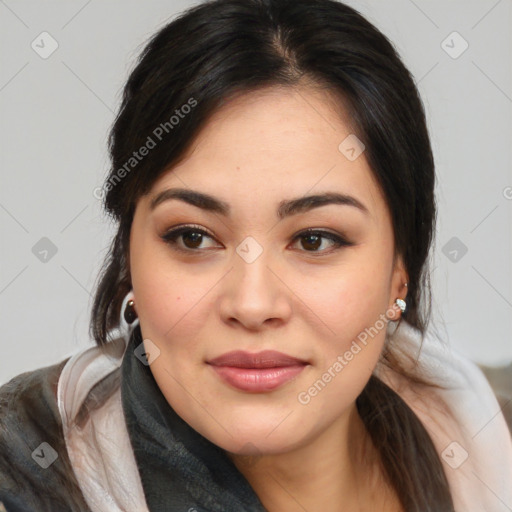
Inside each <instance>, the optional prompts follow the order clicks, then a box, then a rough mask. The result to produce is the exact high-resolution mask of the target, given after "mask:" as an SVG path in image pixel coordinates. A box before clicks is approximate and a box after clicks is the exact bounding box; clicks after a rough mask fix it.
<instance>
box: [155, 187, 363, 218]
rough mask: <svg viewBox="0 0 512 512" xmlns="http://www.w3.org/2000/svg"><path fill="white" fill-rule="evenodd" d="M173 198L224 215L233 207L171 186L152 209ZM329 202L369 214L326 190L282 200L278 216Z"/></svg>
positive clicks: (352, 200)
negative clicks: (321, 192) (320, 192)
mask: <svg viewBox="0 0 512 512" xmlns="http://www.w3.org/2000/svg"><path fill="white" fill-rule="evenodd" d="M172 199H178V200H180V201H184V202H185V203H188V204H191V205H192V206H196V207H197V208H201V209H202V210H206V211H208V212H213V213H219V214H220V215H223V216H229V215H230V210H231V208H230V206H229V204H228V203H226V202H225V201H222V200H220V199H217V198H216V197H213V196H211V195H209V194H205V193H203V192H198V191H196V190H189V189H183V188H170V189H167V190H164V191H163V192H160V193H159V194H157V195H156V196H155V197H154V198H153V199H152V200H151V203H150V210H151V211H153V210H154V209H155V208H156V207H157V206H158V205H159V204H161V203H163V202H165V201H170V200H172ZM328 204H338V205H344V206H353V207H354V208H357V209H359V210H361V211H362V212H363V213H365V214H369V210H368V208H367V207H366V206H365V205H364V204H363V203H361V201H359V200H358V199H356V198H355V197H352V196H349V195H346V194H340V193H337V192H326V193H323V194H314V195H310V196H303V197H299V198H296V199H288V200H284V201H281V202H280V203H279V207H278V209H277V216H278V218H279V219H284V218H285V217H289V216H291V215H297V214H299V213H304V212H306V211H309V210H312V209H313V208H319V207H320V206H325V205H328Z"/></svg>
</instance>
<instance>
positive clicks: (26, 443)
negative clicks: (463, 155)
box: [0, 0, 512, 512]
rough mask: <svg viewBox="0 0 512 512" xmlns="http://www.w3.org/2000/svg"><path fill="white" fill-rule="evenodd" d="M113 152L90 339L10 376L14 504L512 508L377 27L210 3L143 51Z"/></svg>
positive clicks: (401, 87)
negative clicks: (431, 293)
mask: <svg viewBox="0 0 512 512" xmlns="http://www.w3.org/2000/svg"><path fill="white" fill-rule="evenodd" d="M110 151H111V158H112V169H111V172H110V175H109V176H108V178H107V180H106V182H105V185H104V187H103V189H102V190H101V191H98V194H100V195H102V196H104V202H105V207H106V210H107V212H109V213H110V214H111V215H112V216H113V217H114V219H115V220H116V221H117V222H118V231H117V234H116V236H115V238H114V240H113V243H112V247H111V252H110V254H109V257H108V259H107V261H106V262H105V266H104V269H103V272H102V274H101V276H100V280H99V284H98V287H97V292H96V298H95V302H94V305H93V310H92V318H91V333H92V336H93V338H94V339H95V341H96V344H97V347H94V348H90V349H88V350H86V351H82V352H79V353H78V354H76V355H75V356H73V357H71V358H70V359H67V360H65V361H62V362H60V363H58V364H56V365H54V366H51V367H48V368H42V369H40V370H37V371H35V372H29V373H26V374H22V375H20V376H18V377H16V378H15V379H13V380H12V381H11V382H9V383H8V384H6V385H5V386H4V387H3V388H2V390H1V402H0V403H1V407H2V420H1V430H0V431H1V436H0V438H1V441H0V442H1V450H2V455H3V458H2V460H1V462H0V464H1V466H0V467H1V470H0V474H1V475H2V480H1V490H0V499H1V500H2V501H3V503H4V505H5V507H6V509H7V510H9V511H18V510H23V511H26V510H34V511H35V510H37V511H46V510H48V511H50V510H51V511H60V510H73V511H75V510H80V511H81V510H88V511H89V510H91V511H121V510H122V511H143V510H149V511H151V512H153V511H163V510H165V511H178V510H180V511H187V510H188V511H189V512H194V511H198V512H199V511H201V512H204V511H219V512H220V511H264V510H266V511H269V512H287V511H296V510H307V511H309V512H314V511H318V510H346V511H356V510H365V511H373V510H379V511H386V512H388V511H389V512H390V511H393V512H394V511H406V512H411V511H418V512H420V511H421V512H425V511H432V512H433V511H435V512H444V511H454V510H456V511H457V512H459V511H460V512H462V511H465V512H466V511H470V510H471V511H473V510H474V511H477V510H478V511H481V510H493V511H499V510H509V508H508V507H510V506H512V495H511V493H510V485H509V484H510V482H511V481H512V444H511V439H510V434H509V432H508V431H507V427H506V424H505V422H504V419H503V416H502V415H501V413H499V409H498V407H497V402H496V399H495V398H494V396H493V394H492V391H491V389H490V387H489V386H488V384H487V383H486V381H485V378H484V376H483V375H482V373H481V372H480V371H479V370H478V369H477V368H476V367H475V365H473V364H472V363H470V362H469V361H466V360H465V359H463V358H462V357H460V356H458V355H456V354H453V353H450V352H448V351H446V349H443V347H442V346H441V345H440V343H439V342H437V340H431V339H429V338H428V337H426V338H425V340H424V335H425V334H426V332H427V331H426V329H427V324H428V268H427V258H428V253H429V248H430V244H431V239H432V233H433V229H434V221H435V201H434V195H433V194H434V192H433V191H434V163H433V157H432V152H431V147H430V142H429V137H428V132H427V128H426V124H425V116H424V111H423V107H422V103H421V101H420V99H419V96H418V92H417V90H416V87H415V85H414V82H413V79H412V77H411V75H410V74H409V72H408V71H407V70H406V68H405V67H404V65H403V64H402V62H401V61H400V59H399V57H398V56H397V54H396V52H395V50H394V49H393V47H392V45H391V44H390V43H389V41H388V40H387V39H386V38H385V37H384V36H383V35H382V34H381V33H380V32H379V31H378V30H377V29H376V28H375V27H373V26H372V25H371V24H370V23H369V22H368V21H366V20H365V19H364V18H362V17H361V16H360V15H359V14H358V13H357V12H356V11H354V10H353V9H351V8H349V7H347V6H345V5H344V4H342V3H338V2H334V1H331V0H318V1H304V0H293V1H290V0H217V1H213V2H208V3H203V4H201V5H198V6H197V7H194V8H192V9H190V10H188V11H187V12H185V13H184V14H183V15H182V16H180V17H178V18H177V19H176V20H174V21H173V22H171V23H170V24H168V25H167V26H165V27H164V28H163V29H161V30H160V31H159V32H158V33H157V34H156V35H155V36H154V37H153V38H152V39H151V41H150V42H149V43H148V45H147V46H146V48H145V50H144V51H143V53H142V55H141V57H140V60H139V62H138V64H137V66H136V67H135V69H134V70H133V72H132V73H131V75H130V77H129V80H128V82H127V84H126V87H125V90H124V96H123V101H122V105H121V108H120V111H119V114H118V116H117V119H116V121H115V124H114V126H113V129H112V132H111V137H110ZM497 411H498V412H497ZM479 429H480V430H479Z"/></svg>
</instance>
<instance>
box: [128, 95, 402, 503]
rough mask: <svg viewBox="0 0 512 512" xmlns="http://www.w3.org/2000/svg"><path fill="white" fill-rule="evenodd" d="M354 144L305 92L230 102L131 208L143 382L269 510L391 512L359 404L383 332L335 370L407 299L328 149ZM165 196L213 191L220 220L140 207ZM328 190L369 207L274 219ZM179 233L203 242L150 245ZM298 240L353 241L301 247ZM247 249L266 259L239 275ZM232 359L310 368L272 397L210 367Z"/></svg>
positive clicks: (345, 169) (378, 213)
mask: <svg viewBox="0 0 512 512" xmlns="http://www.w3.org/2000/svg"><path fill="white" fill-rule="evenodd" d="M351 133H352V132H351V129H350V127H349V124H347V123H345V122H343V120H342V119H340V116H339V115H338V114H337V113H336V111H335V109H334V108H333V103H332V101H331V98H330V97H328V96H327V93H325V92H322V91H320V90H317V89H311V88H302V89H291V88H271V89H265V90H263V91H259V92H257V93H251V94H245V95H242V96H239V97H236V98H234V99H232V100H231V101H228V102H226V103H224V105H223V106H222V107H221V109H220V110H219V111H217V113H216V114H215V115H214V116H213V117H212V118H211V119H210V121H209V123H208V124H207V126H206V127H205V129H204V130H203V131H202V132H201V133H200V135H199V137H198V138H197V140H196V141H195V142H194V144H193V145H192V147H191V150H190V151H189V154H188V157H187V158H186V159H185V160H184V161H182V162H180V164H179V165H177V166H176V167H174V168H173V169H170V170H168V171H166V172H165V173H164V174H163V175H162V176H161V177H160V179H159V180H158V181H157V182H156V183H155V184H154V186H153V188H152V189H151V190H150V192H149V193H148V194H147V195H145V196H143V197H142V198H141V199H140V200H139V201H138V203H137V206H136V211H135V215H134V220H133V225H132V231H131V238H130V254H129V260H130V271H131V277H132V285H133V292H134V296H135V308H136V311H137V314H138V316H139V319H140V325H141V330H142V335H143V337H144V339H145V342H144V343H145V345H146V348H149V347H150V345H149V342H148V341H147V340H151V343H153V344H154V345H156V346H157V347H158V348H159V350H160V355H159V356H158V357H157V358H156V359H155V360H154V362H152V363H151V365H150V368H151V371H152V373H153V375H154V377H155V380H156V382H157V383H158V385H159V387H160V389H161V390H162V393H163V394H164V396H165V397H166V399H167V401H168V402H169V404H170V405H171V406H172V407H173V409H174V410H175V411H176V412H177V413H178V414H179V415H180V416H181V417H182V418H183V419H184V420H185V421H187V422H188V423H189V424H190V425H191V426H192V427H193V428H194V429H196V430H197V431H198V432H199V433H201V434H202V435H203V436H204V437H206V438H208V439H209V440H210V441H211V442H213V443H215V444H217V445H218V446H220V447H221V448H223V449H224V450H226V451H227V452H228V455H229V456H230V457H231V458H232V460H233V461H234V463H235V465H236V466H237V467H238V469H239V470H240V471H241V472H242V473H243V474H244V475H245V476H246V478H247V479H248V481H249V483H250V484H251V485H252V486H253V488H254V490H255V491H256V493H257V494H258V496H259V497H260V499H261V500H262V502H263V504H264V505H265V507H266V508H267V509H268V510H269V511H272V512H273V511H280V512H286V511H288V510H299V509H300V507H299V505H300V506H301V507H304V508H305V509H306V510H308V511H309V512H313V511H316V510H326V509H329V510H338V509H339V507H340V504H343V505H344V507H347V508H344V509H345V510H359V507H361V509H364V510H373V509H374V508H375V510H387V509H388V508H387V505H385V496H387V495H389V500H390V501H389V503H390V505H389V510H398V508H397V505H396V502H395V501H394V498H393V495H392V493H390V492H389V490H388V489H387V488H386V486H385V485H384V484H383V483H382V479H381V478H380V477H379V474H378V473H376V475H377V476H376V477H375V478H373V476H372V475H373V474H374V473H370V469H372V468H374V467H375V466H376V464H375V460H376V459H375V454H374V453H373V452H372V446H371V443H369V441H368V438H367V435H366V431H365V429H364V425H363V424H362V421H361V419H360V417H359V415H358V413H357V410H356V407H355V400H356V398H357V396H358V395H359V394H360V393H361V391H362V389H363V388H364V386H365V384H366V383H367V381H368V379H369V378H370V375H371V373H372V371H373V369H374V368H375V365H376V364H377V361H378V359H379V356H380V354H381V351H382V348H383V344H384V342H385V331H386V329H385V328H381V329H380V330H379V331H378V334H377V335H375V336H374V337H373V338H369V339H368V342H367V344H366V345H363V344H362V343H359V344H358V345H359V347H360V350H359V352H357V353H356V354H355V355H353V358H352V359H351V360H350V361H347V359H346V358H344V361H345V362H346V363H347V364H346V365H343V369H342V370H341V371H338V372H333V370H332V368H333V365H334V363H335V362H336V361H339V359H338V356H342V357H343V356H344V354H345V353H346V352H347V351H348V350H350V347H351V346H354V345H353V344H352V343H353V341H354V340H357V337H358V335H359V334H360V333H361V332H363V331H364V330H365V328H370V327H372V326H375V325H378V326H380V325H381V323H379V324H376V322H377V321H378V320H379V318H382V317H383V315H384V314H385V313H386V311H389V308H391V307H393V304H394V302H395V299H396V298H405V296H406V291H407V289H406V288H405V286H404V283H406V282H407V275H406V272H405V270H404V268H403V265H402V260H401V258H400V257H398V256H397V257H395V254H394V237H393V229H392V224H391V219H390V215H389V211H388V209H387V206H386V203H385V200H384V197H383V195H382V192H381V190H380V188H379V186H378V184H377V183H376V181H375V179H374V177H373V175H372V172H371V170H370V168H369V166H368V164H367V162H366V160H365V158H364V152H363V153H362V154H361V156H359V157H358V158H357V159H355V160H353V161H351V160H349V159H348V158H347V157H346V156H345V155H344V154H343V153H342V152H341V151H340V150H339V149H338V146H339V145H340V143H341V142H342V141H343V140H344V139H345V138H346V137H347V136H348V135H349V134H351ZM169 188H185V189H192V190H195V191H199V192H203V193H207V194H210V195H213V196H215V197H216V198H218V199H220V200H222V201H225V202H226V203H228V204H229V206H230V209H231V212H230V215H229V216H223V215H221V214H219V213H214V212H208V211H204V210H202V209H200V208H198V207H196V206H193V205H191V204H188V203H186V202H184V201H182V200H178V199H172V200H168V201H163V202H161V203H160V204H159V205H158V206H156V208H155V209H154V210H152V209H151V208H150V204H151V201H152V199H153V198H154V197H156V195H158V193H160V192H162V191H163V190H166V189H169ZM325 192H339V193H341V194H347V195H350V196H352V197H354V198H356V199H357V200H358V201H360V202H361V203H363V204H364V205H365V207H366V208H367V210H368V211H367V212H363V211H361V210H360V209H358V208H356V207H354V206H350V205H339V204H329V205H324V206H321V207H318V208H314V209H311V210H309V211H305V212H302V213H298V214H294V215H292V216H290V217H285V218H283V219H279V218H278V217H277V214H276V212H277V208H278V206H279V203H280V202H281V201H283V200H287V199H292V198H299V197H302V196H304V195H311V194H317V193H325ZM183 224H194V225H198V226H200V227H201V228H202V229H203V230H205V231H207V232H208V235H203V237H202V239H201V238H200V237H199V239H198V240H196V241H194V240H195V239H194V238H193V236H195V237H198V236H199V235H197V234H196V235H194V234H193V233H194V232H195V231H194V228H193V227H192V228H190V229H191V230H192V237H191V236H190V233H189V235H188V237H187V235H185V237H184V236H179V237H178V238H177V239H176V245H175V246H172V245H170V244H168V243H167V242H166V241H165V240H163V239H162V236H163V235H165V234H166V233H167V232H168V231H169V230H170V229H171V228H174V227H176V226H178V225H183ZM308 228H315V229H322V230H325V231H328V232H332V233H335V234H338V235H340V236H342V237H345V238H346V239H348V241H349V242H351V244H352V245H350V246H341V247H339V248H336V246H335V244H334V243H333V242H332V241H330V240H329V239H327V238H319V239H317V240H311V239H310V238H308V237H307V236H302V237H297V235H298V234H299V233H301V232H302V231H304V230H306V229H308ZM246 237H252V238H253V239H254V241H256V244H254V242H251V243H253V245H250V246H249V247H250V249H249V251H255V250H256V249H255V247H256V248H258V247H259V248H261V249H262V252H261V254H259V256H258V257H257V258H256V259H255V260H254V261H251V262H250V263H249V262H247V260H246V259H244V258H242V257H241V256H240V254H239V253H238V252H237V247H239V246H240V244H241V243H242V242H243V241H244V240H245V239H246ZM186 244H187V245H186ZM242 246H243V244H242ZM176 247H181V248H183V249H184V251H185V252H183V251H179V250H177V249H176ZM187 248H188V249H187ZM251 254H255V253H254V252H252V253H251ZM398 316H399V313H397V314H396V317H395V319H396V318H397V317H398ZM236 349H241V350H246V351H249V352H258V351H260V350H265V349H273V350H279V351H281V352H284V353H286V354H289V355H292V356H295V357H299V358H302V359H305V360H307V361H308V362H309V365H308V366H306V368H305V369H304V370H303V371H302V372H301V373H300V374H299V375H298V376H297V377H296V378H294V379H293V380H291V381H289V382H287V383H286V384H284V385H282V386H281V387H279V388H277V389H275V390H273V391H270V392H263V393H250V392H245V391H240V390H238V389H235V388H233V387H231V386H229V385H227V384H226V383H224V382H223V381H222V380H221V379H220V378H219V377H218V375H217V374H216V373H215V372H214V371H213V370H212V367H211V366H210V365H208V364H207V363H206V361H207V360H210V359H212V358H214V357H216V356H219V355H221V354H224V353H225V352H229V351H232V350H236ZM355 350H356V349H354V352H355ZM329 368H331V374H334V375H335V376H334V377H332V378H331V379H330V381H329V382H328V383H327V384H326V385H325V386H324V387H323V388H322V389H321V391H320V392H317V394H316V395H315V396H311V395H308V396H310V400H309V401H308V403H304V401H305V400H304V399H303V401H302V403H301V402H300V401H299V399H298V397H299V394H300V393H301V392H302V393H303V394H302V395H301V396H302V397H304V396H305V395H304V392H307V391H308V389H310V388H311V386H312V385H313V384H314V383H315V381H317V380H318V379H320V378H322V375H323V374H325V372H326V371H327V370H328V369H329ZM337 368H339V366H338V367H337ZM325 380H326V378H325V379H324V381H325ZM372 471H373V470H372ZM349 507H351V508H349ZM365 507H366V508H365ZM393 507H394V508H393Z"/></svg>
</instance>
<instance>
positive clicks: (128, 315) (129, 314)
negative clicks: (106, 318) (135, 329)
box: [123, 300, 137, 324]
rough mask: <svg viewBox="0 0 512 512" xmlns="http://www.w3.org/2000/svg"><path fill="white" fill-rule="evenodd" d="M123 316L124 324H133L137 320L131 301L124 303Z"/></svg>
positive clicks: (133, 303) (133, 304)
mask: <svg viewBox="0 0 512 512" xmlns="http://www.w3.org/2000/svg"><path fill="white" fill-rule="evenodd" d="M123 315H124V319H125V320H126V323H128V324H132V323H133V322H135V320H136V318H137V313H136V312H135V302H134V301H133V300H129V301H128V302H127V303H126V307H125V308H124V313H123Z"/></svg>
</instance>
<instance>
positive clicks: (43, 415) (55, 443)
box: [0, 359, 87, 512]
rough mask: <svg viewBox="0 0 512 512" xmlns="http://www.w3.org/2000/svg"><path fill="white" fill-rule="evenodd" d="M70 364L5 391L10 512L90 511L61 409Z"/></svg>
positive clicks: (2, 468)
mask: <svg viewBox="0 0 512 512" xmlns="http://www.w3.org/2000/svg"><path fill="white" fill-rule="evenodd" d="M66 362H67V359H65V360H63V361H61V362H59V363H57V364H54V365H52V366H47V367H44V368H39V369H37V370H33V371H29V372H25V373H22V374H20V375H17V376H16V377H14V378H13V379H11V380H10V381H9V382H7V383H6V384H4V385H2V386H1V387H0V453H1V454H2V457H0V502H3V503H4V505H5V507H6V508H7V510H8V511H9V512H11V511H12V512H16V511H18V510H19V511H21V510H23V511H27V512H28V511H36V510H37V511H46V510H48V511H50V510H51V511H52V512H53V511H61V510H62V511H64V510H67V511H69V510H77V511H78V510H87V507H86V506H85V504H84V503H83V501H81V493H80V491H79V490H78V487H77V484H76V481H75V479H74V476H73V471H72V468H71V466H70V463H69V459H68V457H67V451H66V446H65V442H64V437H63V434H62V425H61V420H60V415H59V411H58V407H57V399H56V394H57V386H58V381H59V377H60V374H61V371H62V369H63V368H64V366H65V364H66ZM49 490H51V495H50V493H49ZM70 505H71V506H70Z"/></svg>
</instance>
